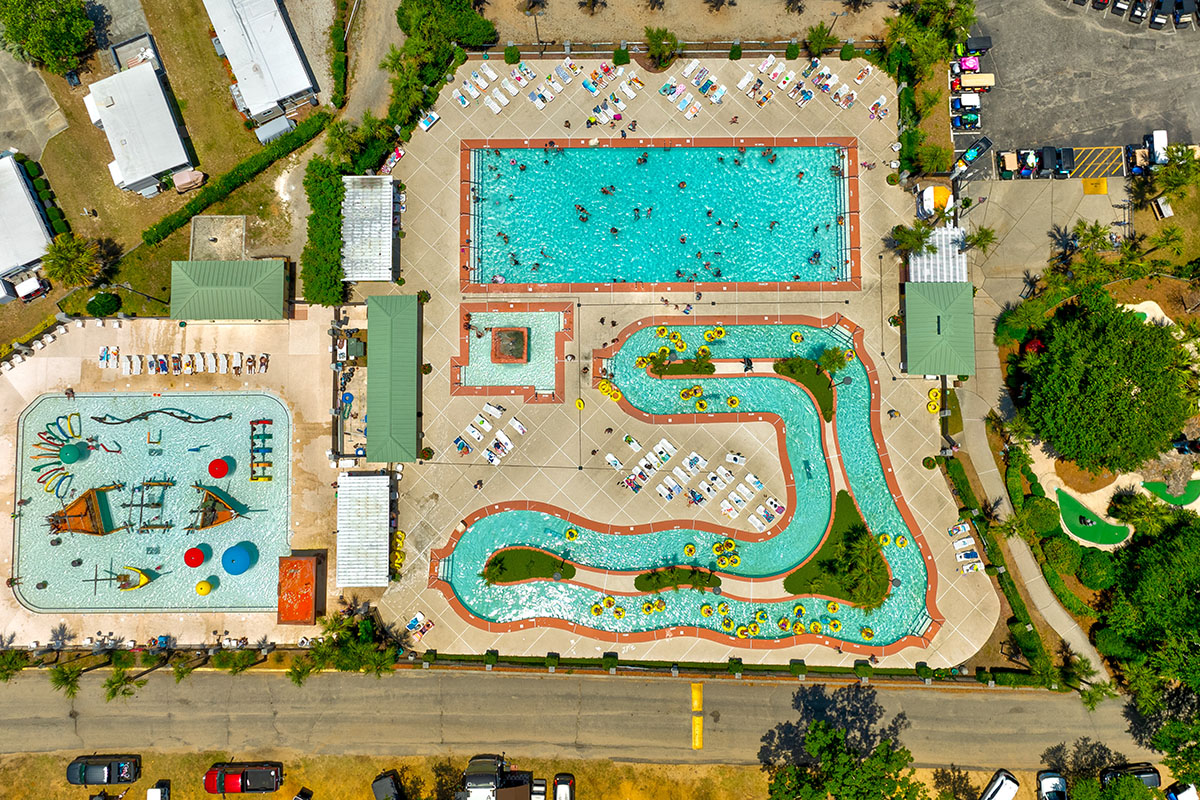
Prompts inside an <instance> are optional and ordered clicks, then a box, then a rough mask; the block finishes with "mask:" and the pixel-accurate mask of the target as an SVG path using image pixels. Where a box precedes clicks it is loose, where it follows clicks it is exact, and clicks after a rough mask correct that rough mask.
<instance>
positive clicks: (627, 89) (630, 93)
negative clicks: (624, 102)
mask: <svg viewBox="0 0 1200 800" xmlns="http://www.w3.org/2000/svg"><path fill="white" fill-rule="evenodd" d="M621 94H623V95H625V96H626V97H628V98H629V99H630V100H632V99H633V98H635V97H637V92H635V91H634V90H633V87H632V86H630V85H629V81H624V82H623V83H622V84H621Z"/></svg>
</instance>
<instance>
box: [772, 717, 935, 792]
mask: <svg viewBox="0 0 1200 800" xmlns="http://www.w3.org/2000/svg"><path fill="white" fill-rule="evenodd" d="M804 750H805V752H806V753H807V754H808V756H809V759H810V763H809V764H806V765H797V764H787V765H784V766H782V767H779V768H777V769H776V770H774V772H773V773H772V775H771V780H770V784H769V792H770V793H769V795H768V797H769V798H770V800H824V798H827V797H828V798H835V800H926V799H927V798H928V793H927V792H926V790H925V786H924V784H922V783H920V782H919V781H917V780H915V779H914V777H913V770H912V754H911V753H909V752H908V750H906V749H905V748H903V747H901V746H899V745H897V744H896V743H894V742H893V741H892V740H890V739H884V740H883V741H882V742H880V743H879V744H878V745H877V746H876V747H875V748H874V749H873V750H872V751H871V752H870V753H869V754H866V755H865V756H864V755H862V754H860V753H858V752H857V751H856V750H854V749H853V748H852V747H850V746H849V745H848V744H847V743H846V731H844V730H842V729H841V728H835V727H833V726H831V725H829V723H827V722H823V721H820V720H818V721H815V722H812V723H810V724H809V726H808V730H807V732H806V733H805V736H804Z"/></svg>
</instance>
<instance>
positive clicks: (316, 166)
mask: <svg viewBox="0 0 1200 800" xmlns="http://www.w3.org/2000/svg"><path fill="white" fill-rule="evenodd" d="M304 191H305V194H307V195H308V205H309V208H310V209H311V211H310V212H309V215H308V241H306V242H305V243H304V250H303V252H302V253H301V255H300V278H301V280H302V281H303V282H304V300H305V302H308V303H315V304H317V305H322V306H334V305H337V304H338V303H340V302H342V298H343V296H344V293H345V284H344V283H343V282H342V280H343V278H344V277H345V272H344V271H343V269H342V200H343V199H344V198H345V196H346V186H345V184H343V183H342V172H341V170H339V169H338V168H337V166H335V165H334V164H333V162H331V161H330V160H329V159H327V158H323V157H321V156H315V157H313V158H312V160H310V161H309V162H308V168H307V169H306V170H305V172H304Z"/></svg>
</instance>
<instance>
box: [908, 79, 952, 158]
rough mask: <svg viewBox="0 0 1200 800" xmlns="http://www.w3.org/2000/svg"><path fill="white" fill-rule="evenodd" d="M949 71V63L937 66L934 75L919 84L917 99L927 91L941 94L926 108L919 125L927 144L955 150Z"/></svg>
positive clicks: (918, 101) (919, 100)
mask: <svg viewBox="0 0 1200 800" xmlns="http://www.w3.org/2000/svg"><path fill="white" fill-rule="evenodd" d="M949 71H950V65H949V64H947V63H942V64H938V65H937V66H935V67H934V68H933V73H932V74H933V77H931V78H930V79H929V80H926V81H922V82H921V83H918V84H917V93H916V101H917V103H918V104H919V103H920V102H921V98H922V95H923V93H925V92H937V93H938V94H939V95H940V97H939V99H938V101H937V102H936V103H934V104H933V105H932V106H931V107H929V108H928V109H926V111H925V116H924V117H922V118H921V124H920V125H919V126H918V127H919V128H920V129H921V130H922V131H924V132H925V144H936V145H939V146H941V147H945V148H947V149H949V150H950V151H951V152H954V142H953V141H952V140H951V136H950V95H949V94H947V92H946V73H948V72H949Z"/></svg>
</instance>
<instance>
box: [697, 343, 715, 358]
mask: <svg viewBox="0 0 1200 800" xmlns="http://www.w3.org/2000/svg"><path fill="white" fill-rule="evenodd" d="M711 352H712V350H711V349H710V348H709V346H708V345H706V344H702V345H700V346H699V347H697V348H696V355H698V356H706V355H708V354H710V353H711Z"/></svg>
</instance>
